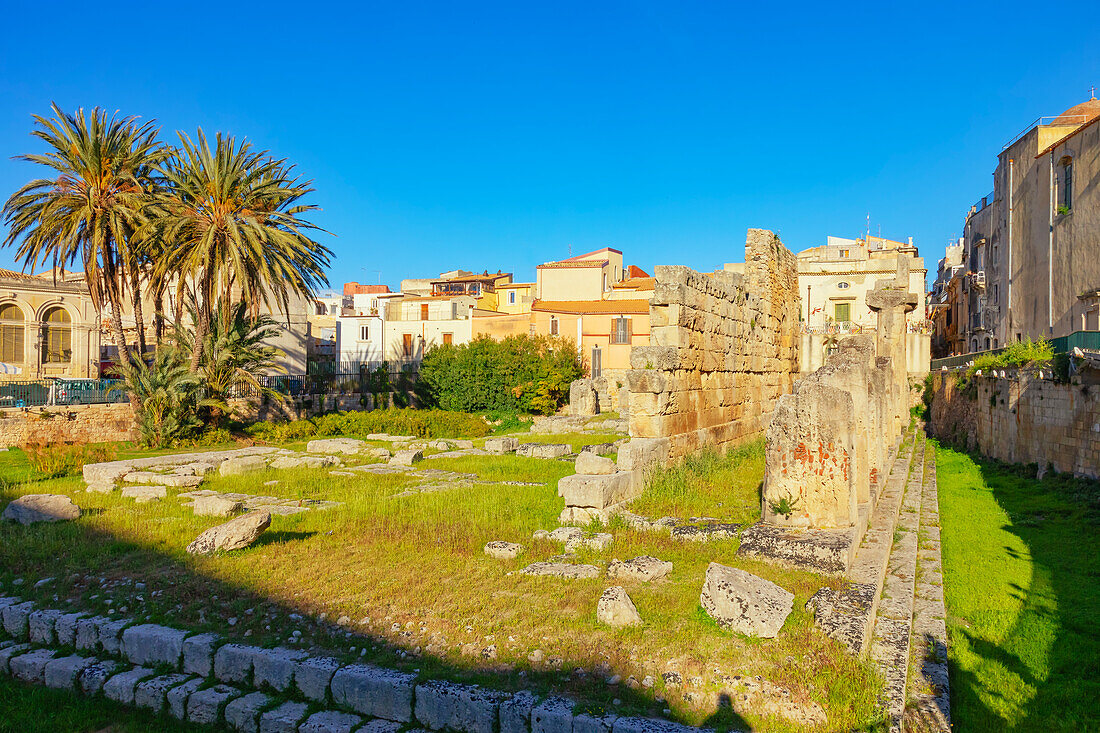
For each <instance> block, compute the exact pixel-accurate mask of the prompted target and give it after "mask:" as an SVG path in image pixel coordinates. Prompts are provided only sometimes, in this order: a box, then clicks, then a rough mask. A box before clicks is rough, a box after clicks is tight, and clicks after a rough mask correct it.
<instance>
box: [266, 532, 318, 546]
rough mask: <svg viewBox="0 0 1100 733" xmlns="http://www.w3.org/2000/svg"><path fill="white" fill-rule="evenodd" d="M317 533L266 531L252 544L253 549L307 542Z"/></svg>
mask: <svg viewBox="0 0 1100 733" xmlns="http://www.w3.org/2000/svg"><path fill="white" fill-rule="evenodd" d="M315 534H317V532H315V531H310V532H290V531H286V530H275V531H271V530H268V531H267V532H264V533H263V534H262V535H260V536H259V538H258V539H257V540H256V541H255V542H253V543H252V546H253V547H262V546H264V545H281V544H285V543H287V542H294V541H296V540H307V539H309V538H310V537H313V536H314V535H315Z"/></svg>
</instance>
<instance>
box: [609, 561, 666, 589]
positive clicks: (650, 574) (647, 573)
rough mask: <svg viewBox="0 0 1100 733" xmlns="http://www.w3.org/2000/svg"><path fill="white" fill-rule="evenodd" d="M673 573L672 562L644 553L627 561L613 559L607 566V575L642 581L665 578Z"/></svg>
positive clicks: (647, 581)
mask: <svg viewBox="0 0 1100 733" xmlns="http://www.w3.org/2000/svg"><path fill="white" fill-rule="evenodd" d="M671 573H672V563H670V562H666V561H665V560H660V559H658V558H656V557H652V556H650V555H642V556H640V557H635V558H632V559H630V560H627V561H625V562H623V561H622V560H612V561H611V563H610V564H609V565H608V566H607V577H609V578H617V579H620V580H634V581H638V582H640V583H649V582H653V581H659V580H664V579H665V578H667V577H668V576H669V574H671Z"/></svg>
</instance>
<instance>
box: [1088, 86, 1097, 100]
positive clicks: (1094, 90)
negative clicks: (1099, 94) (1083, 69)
mask: <svg viewBox="0 0 1100 733" xmlns="http://www.w3.org/2000/svg"><path fill="white" fill-rule="evenodd" d="M1089 94H1090V95H1092V98H1093V99H1096V87H1095V86H1091V87H1089Z"/></svg>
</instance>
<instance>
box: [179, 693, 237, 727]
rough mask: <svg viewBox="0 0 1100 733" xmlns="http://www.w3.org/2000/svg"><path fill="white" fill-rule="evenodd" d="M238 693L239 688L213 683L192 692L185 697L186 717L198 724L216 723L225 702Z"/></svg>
mask: <svg viewBox="0 0 1100 733" xmlns="http://www.w3.org/2000/svg"><path fill="white" fill-rule="evenodd" d="M240 695H241V691H240V690H238V689H237V688H236V687H230V686H229V685H214V686H213V687H208V688H206V689H205V690H198V691H197V692H192V693H191V694H190V695H189V696H188V697H187V719H188V720H189V721H191V722H192V723H198V724H199V725H217V724H218V723H220V722H221V719H222V709H223V708H224V707H225V705H226V703H228V702H229V701H230V700H234V699H236V698H238V697H240Z"/></svg>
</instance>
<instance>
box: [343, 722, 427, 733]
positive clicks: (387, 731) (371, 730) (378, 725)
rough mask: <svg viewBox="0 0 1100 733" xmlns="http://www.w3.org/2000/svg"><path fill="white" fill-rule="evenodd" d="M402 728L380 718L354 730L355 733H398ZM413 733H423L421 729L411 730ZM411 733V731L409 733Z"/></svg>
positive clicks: (395, 723)
mask: <svg viewBox="0 0 1100 733" xmlns="http://www.w3.org/2000/svg"><path fill="white" fill-rule="evenodd" d="M402 727H404V726H402V725H401V723H398V722H395V721H392V720H383V719H382V718H375V719H374V720H368V721H367V722H366V723H363V725H362V726H360V727H359V728H356V729H355V733H398V731H399V730H401V728H402ZM412 730H413V731H418V732H419V733H423V731H424V729H423V728H413V729H412ZM410 733H411V731H410Z"/></svg>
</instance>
